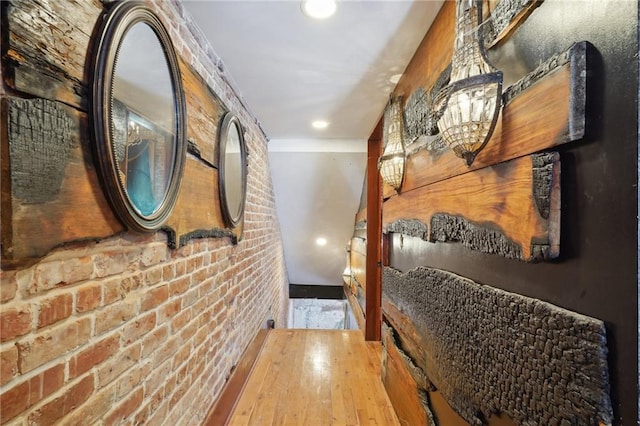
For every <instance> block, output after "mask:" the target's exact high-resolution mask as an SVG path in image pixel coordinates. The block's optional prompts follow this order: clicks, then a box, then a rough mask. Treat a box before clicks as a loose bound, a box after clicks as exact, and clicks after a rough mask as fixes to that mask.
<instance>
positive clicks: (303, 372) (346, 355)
mask: <svg viewBox="0 0 640 426" xmlns="http://www.w3.org/2000/svg"><path fill="white" fill-rule="evenodd" d="M378 363H379V360H378V361H376V360H375V357H373V356H371V350H370V349H369V348H368V347H367V344H366V343H365V341H364V340H363V337H362V333H361V332H359V331H353V330H352V331H346V330H345V331H339V330H284V329H278V330H273V331H271V332H270V333H269V336H268V337H267V341H266V344H265V347H264V349H263V350H262V353H261V354H260V357H259V359H258V361H257V363H256V365H255V368H254V370H253V371H252V373H251V375H250V377H249V380H248V382H247V385H246V387H245V390H244V392H243V394H242V396H241V397H240V400H239V401H238V404H237V406H236V409H235V410H234V412H233V414H232V417H231V421H230V424H231V425H281V424H299V425H311V424H344V425H347V424H348V425H374V424H378V425H397V424H399V423H398V419H397V417H396V415H395V412H394V411H393V408H392V406H391V403H390V402H389V398H388V396H387V394H386V392H385V390H384V387H383V385H382V382H381V380H380V375H379V369H380V366H379V364H378Z"/></svg>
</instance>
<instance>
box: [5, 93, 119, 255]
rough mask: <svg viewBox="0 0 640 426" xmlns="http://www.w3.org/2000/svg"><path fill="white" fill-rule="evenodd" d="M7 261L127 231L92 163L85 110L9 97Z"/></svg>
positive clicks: (6, 140) (6, 203) (38, 100)
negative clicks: (71, 243)
mask: <svg viewBox="0 0 640 426" xmlns="http://www.w3.org/2000/svg"><path fill="white" fill-rule="evenodd" d="M1 116H2V126H1V135H2V138H1V139H2V141H3V142H2V154H3V155H2V197H3V198H2V259H3V263H6V262H16V263H19V262H20V261H22V260H26V259H28V258H37V257H41V256H43V255H44V254H46V253H47V252H49V251H50V250H51V249H53V248H54V247H57V246H59V245H61V244H63V243H68V242H71V241H76V240H89V239H101V238H106V237H110V236H112V235H114V234H116V233H118V232H121V231H122V230H123V226H122V225H121V224H120V223H119V222H118V220H117V219H116V218H115V216H114V215H113V213H112V211H111V208H110V206H109V204H108V202H107V200H106V198H105V196H104V195H103V192H102V190H101V188H100V183H99V181H98V176H97V173H96V170H95V169H94V167H93V162H92V161H91V158H92V155H91V147H90V145H89V143H90V138H89V135H88V133H89V131H88V120H87V116H86V114H85V113H83V112H80V111H78V110H77V109H75V108H71V107H69V106H67V105H64V104H62V103H59V102H53V101H49V100H45V99H37V98H36V99H19V98H13V97H6V98H4V99H3V102H2V111H1Z"/></svg>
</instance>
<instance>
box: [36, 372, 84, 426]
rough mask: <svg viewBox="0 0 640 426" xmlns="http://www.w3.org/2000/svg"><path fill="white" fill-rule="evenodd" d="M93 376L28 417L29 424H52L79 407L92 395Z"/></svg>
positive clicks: (69, 388) (70, 388)
mask: <svg viewBox="0 0 640 426" xmlns="http://www.w3.org/2000/svg"><path fill="white" fill-rule="evenodd" d="M93 389H94V380H93V375H88V376H87V377H85V378H83V379H82V380H80V381H79V382H77V383H76V384H74V385H73V386H71V387H68V388H67V390H66V392H65V393H64V394H62V395H61V396H59V397H57V398H55V399H53V400H51V401H50V402H49V403H47V404H45V405H43V406H42V407H40V408H39V409H37V410H35V411H34V412H32V413H31V414H30V415H29V423H30V424H54V423H56V422H57V421H58V420H59V419H61V418H62V417H64V416H65V415H66V414H68V413H70V412H71V411H72V410H74V409H75V408H77V407H78V406H80V404H82V403H83V402H84V401H86V400H87V399H88V398H89V396H91V394H92V393H93Z"/></svg>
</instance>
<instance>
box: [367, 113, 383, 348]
mask: <svg viewBox="0 0 640 426" xmlns="http://www.w3.org/2000/svg"><path fill="white" fill-rule="evenodd" d="M381 148H382V119H381V120H380V121H379V122H378V125H377V126H376V129H375V131H374V132H373V135H372V136H371V137H370V138H369V141H368V147H367V267H366V276H367V284H366V288H367V290H366V308H365V309H366V314H365V320H366V327H365V339H366V340H369V341H371V340H375V341H379V340H380V339H381V338H382V334H381V333H382V331H381V327H382V312H381V305H382V268H381V260H382V252H381V251H382V247H381V245H382V229H381V220H382V192H381V179H380V173H378V158H379V157H380V153H381V152H382V149H381Z"/></svg>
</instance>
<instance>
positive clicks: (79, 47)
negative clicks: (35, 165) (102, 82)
mask: <svg viewBox="0 0 640 426" xmlns="http://www.w3.org/2000/svg"><path fill="white" fill-rule="evenodd" d="M0 3H1V5H0V7H1V8H2V14H3V15H5V17H6V20H4V19H3V28H2V38H5V37H6V40H7V44H6V45H5V46H6V51H4V49H3V52H2V54H3V62H4V65H6V66H5V68H4V70H6V71H7V72H6V73H3V77H4V78H5V81H6V83H7V85H8V86H9V87H11V88H13V89H16V90H18V91H21V92H23V93H28V94H30V95H34V96H39V97H42V98H46V99H51V100H58V101H62V102H65V103H68V104H69V105H73V106H75V107H77V108H80V109H81V110H84V111H86V110H87V108H88V104H87V99H88V98H87V96H86V95H87V87H88V82H87V81H85V78H86V75H85V64H86V60H87V57H88V54H90V52H89V49H90V47H91V37H92V34H93V31H94V27H95V25H96V22H97V21H98V17H99V15H100V13H101V12H102V4H101V3H100V1H98V0H65V1H48V2H36V1H33V0H11V1H10V2H5V1H3V2H0ZM5 24H8V25H5ZM5 46H3V47H5Z"/></svg>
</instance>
